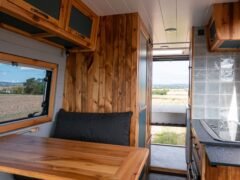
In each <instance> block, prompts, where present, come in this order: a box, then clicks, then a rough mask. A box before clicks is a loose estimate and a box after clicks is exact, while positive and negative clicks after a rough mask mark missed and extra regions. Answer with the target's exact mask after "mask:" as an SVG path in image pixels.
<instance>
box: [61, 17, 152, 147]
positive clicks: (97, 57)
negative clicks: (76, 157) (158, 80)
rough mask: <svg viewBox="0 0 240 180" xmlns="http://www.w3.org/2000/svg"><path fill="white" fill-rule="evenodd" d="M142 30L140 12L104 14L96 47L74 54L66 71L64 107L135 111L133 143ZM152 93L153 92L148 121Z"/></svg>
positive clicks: (134, 139)
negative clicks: (90, 50)
mask: <svg viewBox="0 0 240 180" xmlns="http://www.w3.org/2000/svg"><path fill="white" fill-rule="evenodd" d="M140 30H141V28H140V19H139V16H138V14H136V13H133V14H124V15H114V16H104V17H101V19H100V29H99V32H98V40H97V47H96V51H95V52H78V53H76V54H71V55H70V56H69V57H68V60H67V68H66V74H65V75H66V76H65V92H64V103H63V108H64V109H65V110H66V111H74V112H75V111H76V112H126V111H132V112H133V116H132V119H131V131H130V143H131V145H132V146H137V144H138V141H137V140H138V130H137V129H138V113H139V104H138V60H139V43H140V42H139V36H140ZM148 50H149V51H151V48H150V47H149V49H148ZM148 58H149V60H148V71H149V72H148V81H149V82H148V85H149V86H148V93H151V90H150V89H151V83H150V82H151V68H152V65H151V64H152V55H151V52H149V53H148ZM75 89H76V91H75ZM150 97H151V95H150V94H149V95H148V101H149V102H148V105H149V107H148V111H149V118H148V122H150V104H151V102H150V99H151V98H150ZM148 133H149V134H150V128H149V127H148Z"/></svg>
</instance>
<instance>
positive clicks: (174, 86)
mask: <svg viewBox="0 0 240 180" xmlns="http://www.w3.org/2000/svg"><path fill="white" fill-rule="evenodd" d="M163 88H166V89H187V88H188V84H154V85H153V89H163Z"/></svg>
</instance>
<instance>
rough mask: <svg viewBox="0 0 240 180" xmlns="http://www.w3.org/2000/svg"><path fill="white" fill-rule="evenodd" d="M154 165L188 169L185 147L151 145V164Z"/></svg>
mask: <svg viewBox="0 0 240 180" xmlns="http://www.w3.org/2000/svg"><path fill="white" fill-rule="evenodd" d="M150 166H153V167H161V168H167V169H177V170H186V169H187V166H186V160H185V148H184V147H174V146H162V145H151V164H150Z"/></svg>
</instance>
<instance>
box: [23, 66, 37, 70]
mask: <svg viewBox="0 0 240 180" xmlns="http://www.w3.org/2000/svg"><path fill="white" fill-rule="evenodd" d="M20 69H21V70H35V69H34V68H30V67H20Z"/></svg>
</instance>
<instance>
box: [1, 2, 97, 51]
mask: <svg viewBox="0 0 240 180" xmlns="http://www.w3.org/2000/svg"><path fill="white" fill-rule="evenodd" d="M0 10H1V14H0V15H2V17H1V18H0V23H1V27H3V28H5V29H8V30H12V31H15V32H17V33H21V34H23V35H27V36H30V37H32V38H34V39H38V40H40V41H44V42H48V43H49V44H52V45H56V46H59V47H64V48H67V49H70V48H77V47H80V48H81V49H90V50H94V48H95V46H96V39H97V38H96V37H97V30H98V23H99V17H98V16H97V15H96V14H95V13H94V12H93V11H92V10H91V9H89V8H88V7H87V6H86V5H85V4H83V3H82V2H81V1H80V0H68V1H66V0H50V1H49V0H41V1H39V0H0ZM22 26H28V28H27V27H22ZM34 29H38V30H37V31H36V30H35V31H33V30H34Z"/></svg>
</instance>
